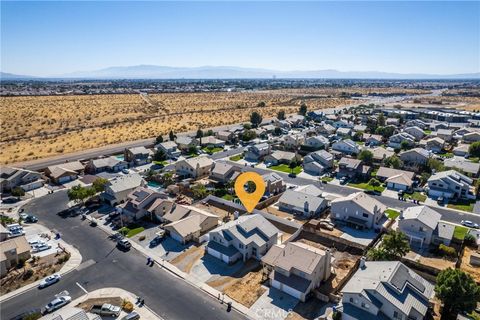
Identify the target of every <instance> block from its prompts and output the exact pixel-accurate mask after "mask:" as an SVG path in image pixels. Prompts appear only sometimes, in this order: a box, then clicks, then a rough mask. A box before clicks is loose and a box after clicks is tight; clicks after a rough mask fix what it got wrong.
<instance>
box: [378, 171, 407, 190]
mask: <svg viewBox="0 0 480 320" xmlns="http://www.w3.org/2000/svg"><path fill="white" fill-rule="evenodd" d="M414 177H415V172H411V171H404V170H398V169H393V168H387V167H380V168H379V169H378V171H377V178H378V179H379V180H380V181H383V182H385V183H386V184H387V188H389V189H393V190H397V191H398V190H409V189H411V188H412V185H413V179H414Z"/></svg>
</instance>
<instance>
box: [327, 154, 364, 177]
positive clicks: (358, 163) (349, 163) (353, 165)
mask: <svg viewBox="0 0 480 320" xmlns="http://www.w3.org/2000/svg"><path fill="white" fill-rule="evenodd" d="M371 169H372V168H371V167H370V166H367V165H364V164H363V162H362V160H358V159H352V158H346V157H343V158H342V159H340V161H339V162H338V168H337V173H336V175H337V178H343V177H348V178H349V179H357V178H366V177H368V176H369V174H370V172H371Z"/></svg>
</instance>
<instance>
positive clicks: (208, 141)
mask: <svg viewBox="0 0 480 320" xmlns="http://www.w3.org/2000/svg"><path fill="white" fill-rule="evenodd" d="M200 145H201V146H202V147H210V148H223V147H225V141H223V140H221V139H217V138H215V137H214V136H207V137H202V138H200Z"/></svg>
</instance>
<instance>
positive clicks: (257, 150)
mask: <svg viewBox="0 0 480 320" xmlns="http://www.w3.org/2000/svg"><path fill="white" fill-rule="evenodd" d="M269 154H270V145H269V144H268V143H259V144H255V145H253V146H249V147H248V148H247V151H246V152H245V160H248V161H256V162H259V161H262V160H263V158H264V157H265V156H266V155H269Z"/></svg>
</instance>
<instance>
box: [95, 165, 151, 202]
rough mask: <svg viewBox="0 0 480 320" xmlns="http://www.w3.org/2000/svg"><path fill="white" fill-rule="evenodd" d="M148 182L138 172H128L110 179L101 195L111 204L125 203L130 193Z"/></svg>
mask: <svg viewBox="0 0 480 320" xmlns="http://www.w3.org/2000/svg"><path fill="white" fill-rule="evenodd" d="M145 185H146V182H145V180H143V178H142V177H141V176H140V175H139V174H138V173H132V174H127V175H124V176H119V177H116V178H114V179H112V180H110V181H109V182H108V183H107V185H106V186H105V191H104V192H103V193H102V194H101V195H100V197H101V198H102V199H103V200H104V201H105V202H107V203H109V204H110V205H111V206H114V205H117V204H120V203H123V202H124V201H126V200H127V198H128V195H129V194H130V193H131V192H132V191H133V190H135V189H136V188H138V187H140V186H145Z"/></svg>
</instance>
